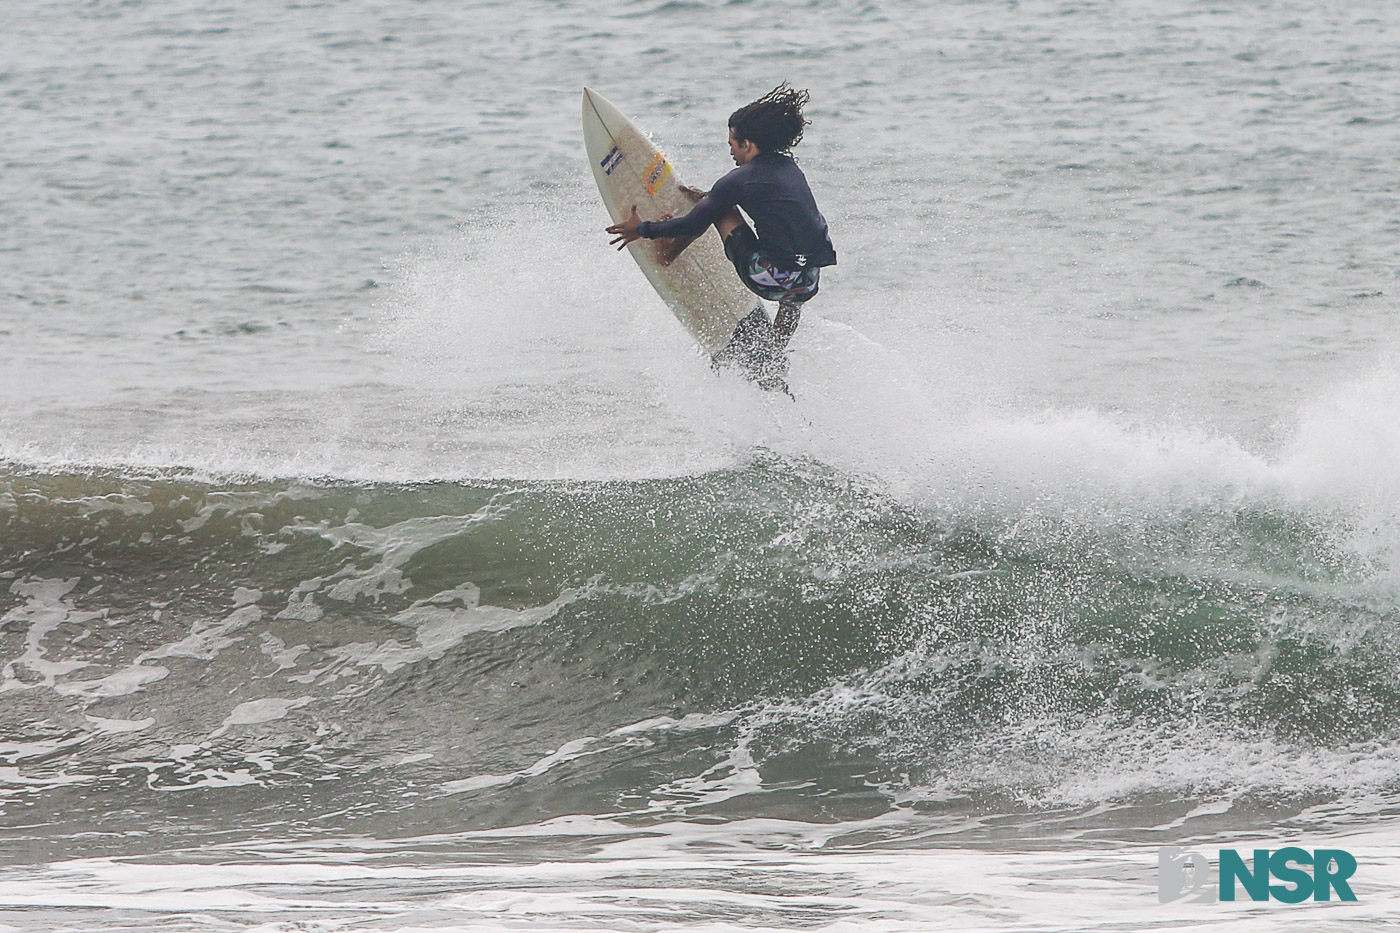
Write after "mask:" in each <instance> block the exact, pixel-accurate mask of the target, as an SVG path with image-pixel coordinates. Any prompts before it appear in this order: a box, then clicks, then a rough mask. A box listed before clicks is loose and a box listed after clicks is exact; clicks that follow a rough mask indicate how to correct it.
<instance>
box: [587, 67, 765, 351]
mask: <svg viewBox="0 0 1400 933" xmlns="http://www.w3.org/2000/svg"><path fill="white" fill-rule="evenodd" d="M583 144H584V148H585V149H587V151H588V161H589V163H590V164H591V165H592V166H593V178H594V179H595V180H596V181H597V182H598V191H599V193H600V194H602V196H603V203H604V204H605V205H606V206H607V209H608V214H609V216H611V217H612V219H613V222H614V223H616V222H617V221H620V220H622V219H623V218H624V217H626V216H628V215H629V214H630V213H631V212H632V205H633V204H635V205H637V212H638V213H639V214H641V216H642V219H643V220H656V219H658V218H659V217H661V215H662V214H665V213H671V214H673V215H675V216H677V217H679V216H681V215H682V214H685V213H688V212H689V211H690V209H691V208H692V207H693V206H694V204H693V203H692V202H691V200H690V199H689V198H687V197H686V196H685V195H684V194H682V193H681V191H680V184H681V180H680V176H679V175H678V174H677V172H676V169H675V167H674V166H673V165H672V164H671V161H670V160H669V159H667V158H666V156H665V155H664V154H663V153H662V152H661V150H659V149H657V148H656V146H654V145H652V143H651V140H649V139H647V138H646V136H645V135H644V134H643V133H642V131H641V130H639V129H637V127H636V125H635V124H633V123H632V121H631V120H629V119H627V117H625V116H623V114H622V111H620V110H618V109H617V108H616V107H614V106H613V105H612V104H611V103H609V102H608V100H607V99H606V98H604V97H603V95H601V94H599V93H598V92H597V91H594V90H591V89H589V88H584V89H583ZM627 250H628V252H630V253H631V254H632V258H633V259H635V260H637V265H639V266H641V269H642V272H643V273H645V274H646V277H647V281H649V282H651V284H652V287H653V288H655V289H656V291H657V294H659V295H660V296H661V298H662V300H664V301H665V302H666V305H667V307H669V308H670V309H671V312H672V313H673V314H675V316H676V320H678V321H680V322H681V325H682V326H683V327H684V328H685V329H686V331H688V332H689V333H690V335H691V336H692V337H694V338H695V342H696V343H698V344H700V346H701V347H703V348H704V350H705V352H706V353H709V354H710V355H711V356H714V355H715V354H716V353H719V352H720V351H721V350H723V349H724V348H725V347H726V346H727V345H728V344H729V340H730V338H731V337H732V336H733V335H734V328H735V327H736V326H738V324H739V321H741V320H742V319H743V318H744V317H746V316H747V315H748V314H749V312H750V311H752V310H753V309H754V306H755V305H756V304H757V301H756V300H755V298H754V296H753V295H752V294H751V293H750V292H749V290H748V289H746V288H745V287H744V286H743V285H742V284H740V282H739V278H738V276H737V275H735V273H734V267H733V266H732V265H731V264H730V262H729V259H728V257H726V256H725V255H724V244H723V243H721V242H720V238H719V234H718V233H717V232H715V229H714V227H711V228H710V229H708V230H706V231H705V232H704V233H703V234H702V235H701V236H700V237H698V238H697V239H696V240H695V242H693V243H691V244H690V245H689V246H688V247H686V249H685V251H684V252H682V253H681V254H680V256H678V257H677V258H676V260H675V261H674V262H672V263H671V264H670V265H664V266H663V265H662V264H661V263H660V262H659V261H658V258H657V252H656V242H655V241H654V240H645V239H642V240H635V241H633V242H632V243H631V244H629V245H628V247H627Z"/></svg>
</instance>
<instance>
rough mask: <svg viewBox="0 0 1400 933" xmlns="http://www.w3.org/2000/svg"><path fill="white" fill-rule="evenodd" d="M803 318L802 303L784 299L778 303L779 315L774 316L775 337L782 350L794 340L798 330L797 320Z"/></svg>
mask: <svg viewBox="0 0 1400 933" xmlns="http://www.w3.org/2000/svg"><path fill="white" fill-rule="evenodd" d="M801 316H802V302H800V301H793V300H792V299H791V298H783V299H782V300H780V301H779V302H778V313H777V314H775V315H774V316H773V337H774V340H775V342H776V343H777V345H778V349H779V350H781V349H783V348H785V347H786V346H787V345H788V341H789V340H791V339H792V335H793V332H794V331H796V330H797V320H798V318H800V317H801Z"/></svg>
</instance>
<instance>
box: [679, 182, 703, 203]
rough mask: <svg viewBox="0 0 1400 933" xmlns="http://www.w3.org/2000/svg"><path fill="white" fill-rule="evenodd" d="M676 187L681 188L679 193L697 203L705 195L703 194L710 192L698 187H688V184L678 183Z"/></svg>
mask: <svg viewBox="0 0 1400 933" xmlns="http://www.w3.org/2000/svg"><path fill="white" fill-rule="evenodd" d="M678 187H679V188H680V189H681V194H683V195H685V196H686V197H688V198H690V200H692V201H694V202H695V203H697V204H699V203H700V201H701V200H702V199H703V198H704V197H705V195H707V194H709V193H710V192H708V191H701V190H700V189H699V188H692V187H690V185H679V186H678Z"/></svg>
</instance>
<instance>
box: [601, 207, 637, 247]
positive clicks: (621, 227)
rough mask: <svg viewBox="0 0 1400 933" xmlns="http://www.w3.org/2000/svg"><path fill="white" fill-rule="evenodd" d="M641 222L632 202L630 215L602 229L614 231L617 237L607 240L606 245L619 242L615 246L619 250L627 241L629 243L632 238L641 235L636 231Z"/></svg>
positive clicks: (606, 231)
mask: <svg viewBox="0 0 1400 933" xmlns="http://www.w3.org/2000/svg"><path fill="white" fill-rule="evenodd" d="M641 222H642V218H641V217H640V216H638V214H637V205H635V204H633V205H632V215H631V216H630V217H627V218H626V219H624V220H619V221H618V222H617V223H615V224H613V225H612V226H611V227H609V228H608V229H607V230H605V231H604V232H605V233H616V234H617V235H618V236H617V239H615V240H609V241H608V245H609V246H613V245H616V244H621V245H620V246H618V247H617V248H618V249H619V250H621V249H624V248H625V247H626V246H627V244H628V243H631V242H632V241H633V240H635V239H637V238H638V237H639V236H641V234H640V233H638V232H637V227H638V226H639V225H640V224H641Z"/></svg>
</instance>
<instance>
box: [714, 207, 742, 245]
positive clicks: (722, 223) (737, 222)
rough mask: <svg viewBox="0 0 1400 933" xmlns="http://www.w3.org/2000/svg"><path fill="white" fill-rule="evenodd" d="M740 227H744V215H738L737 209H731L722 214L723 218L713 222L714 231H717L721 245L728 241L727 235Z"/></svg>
mask: <svg viewBox="0 0 1400 933" xmlns="http://www.w3.org/2000/svg"><path fill="white" fill-rule="evenodd" d="M742 226H745V224H744V215H743V214H741V213H739V209H738V208H737V207H731V208H730V209H729V210H727V211H725V212H724V216H723V217H721V218H720V219H719V220H716V221H715V229H716V230H718V231H719V239H720V242H721V243H723V242H727V241H728V240H729V234H731V233H733V232H734V231H735V230H737V229H738V228H740V227H742Z"/></svg>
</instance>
